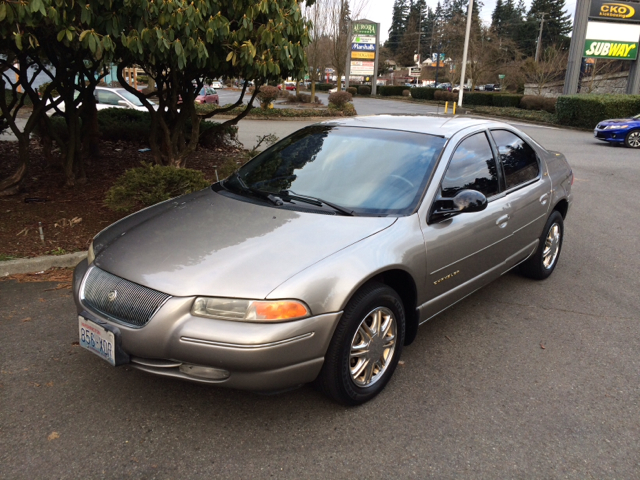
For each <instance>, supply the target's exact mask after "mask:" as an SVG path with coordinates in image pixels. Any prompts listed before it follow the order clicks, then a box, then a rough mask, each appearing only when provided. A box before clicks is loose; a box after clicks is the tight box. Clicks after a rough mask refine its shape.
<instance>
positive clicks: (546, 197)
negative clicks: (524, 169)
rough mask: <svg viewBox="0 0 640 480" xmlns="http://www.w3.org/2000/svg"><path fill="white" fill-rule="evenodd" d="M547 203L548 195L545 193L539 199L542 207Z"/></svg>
mask: <svg viewBox="0 0 640 480" xmlns="http://www.w3.org/2000/svg"><path fill="white" fill-rule="evenodd" d="M548 201H549V194H548V193H545V194H544V195H542V196H541V197H540V203H541V204H542V205H546V204H547V202H548Z"/></svg>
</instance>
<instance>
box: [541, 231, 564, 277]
mask: <svg viewBox="0 0 640 480" xmlns="http://www.w3.org/2000/svg"><path fill="white" fill-rule="evenodd" d="M559 251H560V226H559V225H558V224H557V223H554V224H553V225H551V228H550V229H549V232H548V233H547V238H546V240H545V243H544V250H543V252H542V264H543V265H544V268H546V269H547V270H549V269H550V268H551V267H553V265H554V264H555V263H556V259H557V258H558V252H559Z"/></svg>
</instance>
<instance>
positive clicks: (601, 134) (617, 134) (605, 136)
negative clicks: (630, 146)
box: [593, 128, 628, 143]
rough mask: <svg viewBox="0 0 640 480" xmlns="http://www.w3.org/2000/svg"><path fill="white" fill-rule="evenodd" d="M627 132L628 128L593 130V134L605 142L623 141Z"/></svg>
mask: <svg viewBox="0 0 640 480" xmlns="http://www.w3.org/2000/svg"><path fill="white" fill-rule="evenodd" d="M627 133H628V132H627V130H601V129H598V128H596V129H595V130H594V131H593V136H594V137H595V138H596V139H598V140H602V141H604V142H614V143H616V142H618V143H623V142H624V139H625V138H626V137H627Z"/></svg>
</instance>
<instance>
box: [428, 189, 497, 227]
mask: <svg viewBox="0 0 640 480" xmlns="http://www.w3.org/2000/svg"><path fill="white" fill-rule="evenodd" d="M485 208H487V197H485V195H484V194H483V193H481V192H478V191H477V190H460V191H459V192H458V193H457V194H456V196H455V197H453V198H442V197H439V198H438V199H437V200H436V201H435V203H434V204H433V210H432V212H431V215H430V216H429V223H433V222H435V221H438V220H442V219H444V218H449V217H451V216H453V215H457V214H459V213H471V212H480V211H482V210H484V209H485Z"/></svg>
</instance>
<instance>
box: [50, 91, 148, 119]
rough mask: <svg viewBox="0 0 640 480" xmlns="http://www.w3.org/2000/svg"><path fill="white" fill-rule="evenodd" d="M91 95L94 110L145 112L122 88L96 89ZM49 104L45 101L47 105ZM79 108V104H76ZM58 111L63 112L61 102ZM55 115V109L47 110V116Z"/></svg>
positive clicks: (136, 98) (63, 107)
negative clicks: (92, 96)
mask: <svg viewBox="0 0 640 480" xmlns="http://www.w3.org/2000/svg"><path fill="white" fill-rule="evenodd" d="M78 95H79V93H78V92H76V94H75V98H78ZM93 95H94V97H95V99H96V108H97V109H98V110H104V109H105V108H130V109H132V110H138V111H140V112H146V111H148V110H147V107H145V106H144V105H143V104H142V102H141V101H140V100H139V99H138V97H136V96H135V95H133V94H132V93H129V92H128V91H127V90H125V89H124V88H108V87H96V89H95V91H94V92H93ZM57 98H58V97H55V98H54V99H53V100H54V101H55V100H56V99H57ZM49 103H50V102H49V101H47V104H49ZM149 103H151V104H152V105H154V106H155V108H156V109H157V108H158V106H157V105H156V104H155V103H154V102H152V101H151V100H149ZM78 106H80V104H78ZM57 107H58V110H60V111H61V112H64V109H65V104H64V102H61V103H60V104H59V105H58V106H57ZM56 113H57V111H56V109H55V108H51V109H49V110H47V115H48V116H52V115H55V114H56Z"/></svg>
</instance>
